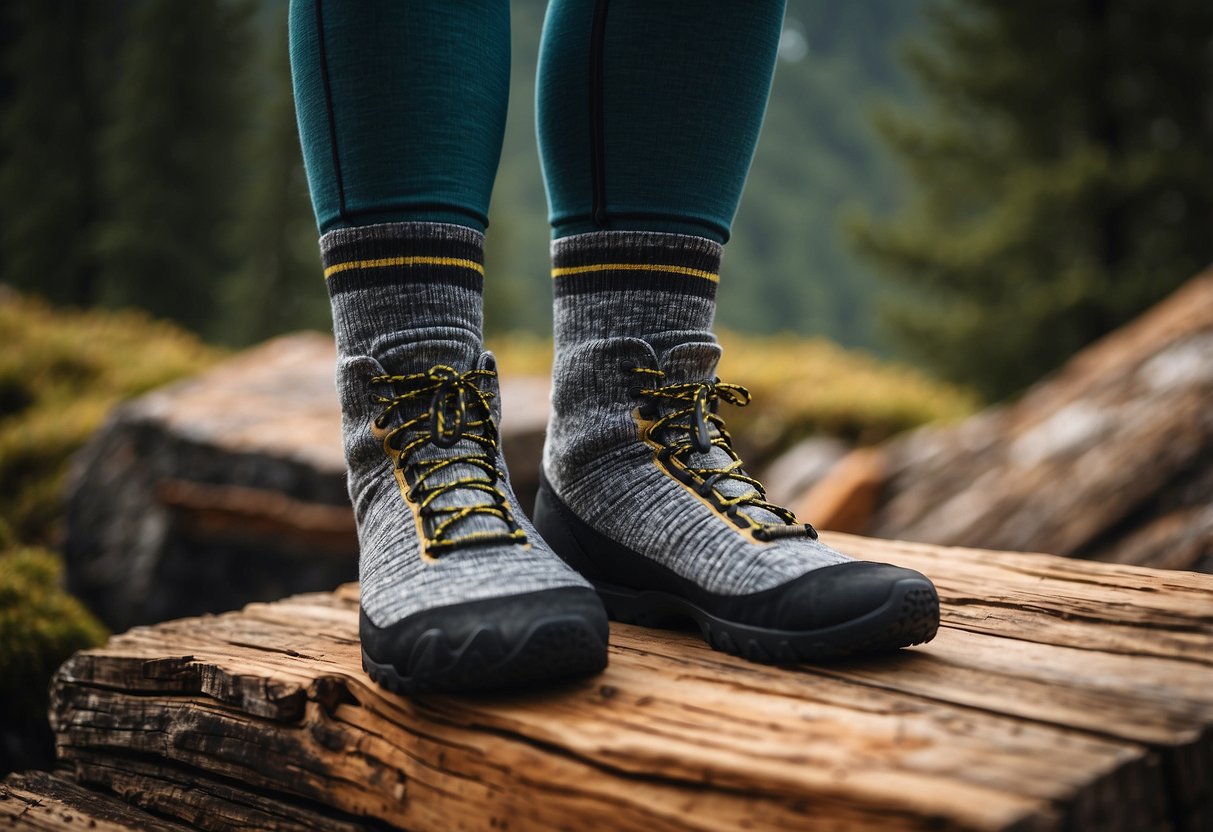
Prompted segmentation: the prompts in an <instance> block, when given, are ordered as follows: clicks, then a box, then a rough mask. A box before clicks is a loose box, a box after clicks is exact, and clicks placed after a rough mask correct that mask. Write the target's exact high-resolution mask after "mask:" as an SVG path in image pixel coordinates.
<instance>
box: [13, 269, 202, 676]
mask: <svg viewBox="0 0 1213 832" xmlns="http://www.w3.org/2000/svg"><path fill="white" fill-rule="evenodd" d="M0 332H4V334H5V344H4V350H3V351H2V352H0V482H3V483H4V486H5V487H4V491H3V493H2V494H0V519H3V520H5V521H7V523H8V524H9V526H10V527H11V528H12V531H13V533H14V534H15V536H16V538H17V539H18V540H20V541H22V542H24V543H26V544H35V545H48V544H51V543H53V542H54V541H55V539H56V530H57V526H58V523H59V521H60V518H61V515H62V507H61V499H62V490H63V485H62V483H63V476H64V473H65V471H66V468H67V461H68V459H69V458H70V457H71V455H72V454H73V453H74V452H75V451H76V450H77V449H79V448H80V447H81V446H82V445H83V444H84V442H85V440H87V439H88V437H89V436H90V435H92V433H93V431H94V430H96V429H97V427H98V426H100V424H101V422H102V421H103V420H104V418H105V416H106V414H107V413H108V412H109V410H110V408H112V407H113V406H114V405H115V404H116V403H118V402H119V401H121V400H123V399H126V398H130V397H132V396H137V395H139V394H140V393H144V392H147V391H148V390H151V389H153V388H155V387H159V386H160V385H162V384H165V383H167V382H169V381H173V380H175V379H178V378H182V377H183V376H187V375H191V374H193V373H196V372H198V371H199V370H201V369H203V368H204V367H207V366H210V365H211V364H212V363H214V362H215V361H216V360H218V358H220V357H221V356H222V355H223V353H222V352H221V351H219V350H216V349H214V348H212V347H209V346H207V345H205V344H203V343H202V342H201V341H199V340H198V339H197V338H196V337H195V336H193V335H191V334H189V333H187V332H185V331H184V330H181V329H179V328H177V327H175V326H173V325H172V324H168V323H164V322H162V321H156V320H153V319H152V318H150V317H148V316H147V315H144V314H142V313H138V312H126V311H121V312H115V311H103V310H90V311H80V310H74V309H52V308H51V307H49V306H48V305H47V304H45V303H43V302H41V301H39V300H37V299H34V298H30V297H26V296H23V295H19V294H17V293H15V292H12V291H8V290H4V289H3V287H0ZM3 667H4V665H3V664H2V663H0V672H2V671H3Z"/></svg>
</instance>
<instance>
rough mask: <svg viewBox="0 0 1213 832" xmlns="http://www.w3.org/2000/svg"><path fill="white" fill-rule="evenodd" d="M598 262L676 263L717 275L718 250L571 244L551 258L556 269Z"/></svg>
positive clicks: (641, 264)
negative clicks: (592, 246)
mask: <svg viewBox="0 0 1213 832" xmlns="http://www.w3.org/2000/svg"><path fill="white" fill-rule="evenodd" d="M599 263H626V264H629V265H640V266H647V265H650V264H658V265H663V266H679V267H682V268H686V269H695V270H696V271H702V272H711V273H712V274H716V273H717V272H718V271H719V270H720V253H719V249H718V248H717V250H716V251H707V250H696V249H695V248H692V247H686V248H677V247H671V246H669V245H661V244H654V245H643V244H640V245H638V244H635V243H633V244H632V245H628V246H619V247H617V248H616V247H610V248H606V249H604V248H591V247H573V246H570V247H568V248H566V249H560V248H557V250H556V252H555V253H554V255H553V257H552V267H553V268H555V269H567V268H577V267H579V266H596V265H598V264H599Z"/></svg>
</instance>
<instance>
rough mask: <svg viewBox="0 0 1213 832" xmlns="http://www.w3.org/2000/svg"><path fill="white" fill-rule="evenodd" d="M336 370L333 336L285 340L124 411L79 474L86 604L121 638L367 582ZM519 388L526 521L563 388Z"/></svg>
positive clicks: (516, 411) (78, 538) (508, 437)
mask: <svg viewBox="0 0 1213 832" xmlns="http://www.w3.org/2000/svg"><path fill="white" fill-rule="evenodd" d="M334 360H335V355H334V348H333V340H332V338H330V337H328V336H324V335H320V334H319V333H302V334H297V335H290V336H284V337H282V338H277V339H274V340H272V341H268V342H266V343H265V344H262V345H260V346H258V347H255V348H253V349H251V350H248V351H246V352H243V353H240V354H239V355H237V356H235V357H233V358H232V359H230V360H228V361H226V362H224V363H222V364H220V365H218V366H216V367H214V368H212V369H211V370H210V371H208V372H205V373H202V374H201V375H199V376H197V377H195V378H192V379H189V380H186V381H183V382H180V383H178V384H174V385H170V386H168V387H164V388H161V389H159V390H155V391H153V392H151V393H148V394H146V395H144V396H142V397H140V398H138V399H135V400H133V401H131V402H129V403H127V404H126V405H124V406H122V407H120V408H118V409H117V410H116V411H115V413H114V414H113V416H112V417H111V418H110V419H109V421H108V422H107V423H106V425H105V426H104V427H103V428H102V429H101V430H100V431H99V432H98V433H97V435H96V436H95V437H94V438H93V439H92V440H91V441H90V442H89V444H88V445H87V447H86V448H85V449H84V450H83V451H82V452H81V454H80V455H79V456H78V457H77V458H76V460H75V461H74V464H73V473H72V477H71V484H70V488H69V499H68V520H67V544H66V560H67V572H68V581H69V585H70V589H71V590H72V591H73V592H74V593H75V594H76V595H78V596H80V597H81V598H83V599H84V600H85V601H86V602H87V603H88V604H89V606H90V608H92V609H93V610H94V611H95V612H97V613H98V614H99V615H100V616H101V617H102V618H103V619H104V620H105V622H106V623H107V624H108V625H109V626H110V627H111V628H112V629H116V630H121V629H126V628H127V627H130V626H132V625H134V624H141V623H148V622H153V621H161V620H163V619H165V618H170V617H178V616H181V615H196V614H199V613H204V612H215V611H219V610H227V609H236V608H239V607H240V606H242V605H244V604H245V603H248V602H249V601H256V600H266V601H268V600H274V599H277V598H281V597H283V596H285V595H290V594H292V593H296V592H305V591H309V590H317V589H328V588H331V587H334V586H336V585H337V584H339V583H341V582H343V581H349V580H353V579H354V578H355V577H356V576H357V569H356V563H357V556H358V542H357V537H356V533H355V530H354V518H353V513H352V511H351V510H350V505H349V498H348V497H347V495H346V490H345V461H344V459H343V457H342V451H341V427H340V423H341V417H340V412H339V410H338V406H337V397H336V390H335V387H334V382H333V367H334ZM503 384H504V390H503V397H504V398H506V399H507V400H508V401H509V402H510V403H511V404H510V407H509V413H508V414H507V416H506V418H505V419H504V420H503V425H502V433H503V447H504V448H505V449H506V454H507V459H508V461H509V464H510V469H511V471H512V472H513V480H514V484H515V487H516V489H517V490H518V491H519V493H520V500H521V501H522V502H523V504H524V506H523V507H524V509H525V508H528V507H529V502H528V500H533V493H534V489H535V487H536V485H537V483H538V469H537V467H536V466H537V465H538V460H539V458H540V451H541V449H542V444H543V431H544V426H545V422H546V418H547V404H546V402H547V390H548V387H547V382H546V380H543V379H534V378H528V377H522V378H517V379H510V380H505V381H504V382H503ZM536 402H538V404H539V406H538V407H537V408H536V407H535V406H533V405H534V403H536ZM528 405H530V406H528ZM528 495H529V496H528Z"/></svg>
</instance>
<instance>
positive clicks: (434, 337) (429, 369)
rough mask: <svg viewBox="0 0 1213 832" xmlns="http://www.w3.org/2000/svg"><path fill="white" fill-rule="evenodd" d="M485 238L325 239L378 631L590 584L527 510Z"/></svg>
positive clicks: (337, 234)
mask: <svg viewBox="0 0 1213 832" xmlns="http://www.w3.org/2000/svg"><path fill="white" fill-rule="evenodd" d="M482 241H483V238H482V236H481V235H480V233H479V232H476V231H474V230H472V229H468V228H465V227H462V226H456V225H446V224H440V223H389V224H382V225H373V226H365V227H361V228H350V229H340V230H337V231H333V232H330V233H328V234H326V235H324V237H322V238H321V254H322V259H323V262H324V269H325V277H326V282H327V285H328V289H329V295H330V298H331V300H332V305H333V324H334V333H335V335H336V341H337V389H338V395H339V398H340V401H341V413H342V441H343V445H344V449H345V456H346V463H347V467H348V475H347V477H348V485H349V492H350V499H351V501H352V502H353V505H354V516H355V520H356V521H357V526H358V539H359V547H360V557H359V577H360V580H361V588H362V606H363V609H364V610H365V611H366V613H367V615H368V616H369V617H370V619H371V621H372V622H373V623H375V624H376V625H377V626H380V627H383V626H388V625H390V624H393V623H395V622H397V621H399V620H401V619H403V618H405V617H407V616H410V615H413V614H416V613H419V612H423V611H424V610H426V609H433V608H437V607H442V606H447V605H450V604H459V603H464V602H467V601H475V600H479V599H483V598H490V597H501V596H506V595H514V594H520V593H524V592H532V591H537V590H542V589H551V588H556V587H561V586H584V585H585V584H584V582H583V581H582V580H581V579H580V578H579V577H578V576H577V575H576V574H574V573H573V572H572V571H571V570H570V569H568V568H567V567H566V566H565V565H564V564H563V562H561V561H560V560H559V559H558V558H556V556H555V555H554V554H553V553H552V552H551V550H550V549H548V548H547V546H546V545H545V544H543V542H542V540H541V539H540V538H539V536H538V535H537V534H536V533H535V530H534V528H533V527H531V525H530V522H529V521H528V520H527V518H526V517H525V516H523V515H522V514H521V513H519V512H516V511H515V510H514V506H516V505H517V500H516V498H515V497H514V493H513V491H512V489H511V488H510V484H509V478H508V476H507V475H506V469H505V461H504V459H503V458H502V456H501V451H500V443H499V442H498V441H497V428H496V426H497V425H498V424H499V423H500V415H501V414H500V396H499V388H498V385H497V379H496V372H495V362H494V361H493V358H492V356H491V355H490V354H489V353H487V352H484V351H483V348H482V345H481V326H482V315H483V312H482V301H481V293H482V287H483V282H484V266H483V263H484V257H483V242H482Z"/></svg>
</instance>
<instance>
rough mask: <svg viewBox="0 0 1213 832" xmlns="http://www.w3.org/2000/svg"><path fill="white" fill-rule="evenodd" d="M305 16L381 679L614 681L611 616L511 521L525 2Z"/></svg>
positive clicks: (365, 590)
mask: <svg viewBox="0 0 1213 832" xmlns="http://www.w3.org/2000/svg"><path fill="white" fill-rule="evenodd" d="M290 14H291V58H292V71H293V76H294V82H295V92H296V103H297V108H298V115H299V127H300V135H301V139H302V143H303V149H304V159H305V163H306V167H307V172H308V181H309V185H310V188H311V194H312V200H313V205H314V207H315V210H316V216H317V224H318V226H319V227H320V230H321V232H322V235H323V236H322V237H321V255H322V260H323V264H324V276H325V280H326V284H327V286H328V290H329V295H330V298H331V300H332V305H333V323H334V332H335V334H336V341H337V350H338V371H337V378H338V391H339V394H340V398H341V407H342V429H343V441H344V446H345V451H346V459H347V463H348V466H349V475H348V479H349V489H350V496H351V499H352V501H353V504H354V509H355V518H356V520H357V524H358V533H359V543H360V561H359V574H360V580H361V601H362V613H361V624H360V632H361V636H362V644H363V654H364V664H365V666H366V668H367V670H368V671H369V672H370V673H371V674H372V676H374V677H375V678H376V679H377V680H379V681H380V682H381V683H383V684H386V685H388V686H389V687H392V688H394V689H399V690H405V691H422V690H442V689H467V688H472V687H499V686H511V685H519V684H530V683H533V682H537V681H541V680H544V679H547V678H552V677H558V676H563V675H568V674H574V673H584V672H590V671H593V670H596V669H598V668H600V667H601V666H602V664H604V663H605V638H606V629H605V619H604V618H603V616H602V611H601V605H600V604H599V602H598V601H597V599H596V598H594V597H593V595H592V593H591V591H590V590H589V589H588V588H587V587H586V585H585V582H584V581H583V580H582V579H581V578H580V577H579V576H577V575H576V574H575V573H573V572H572V570H570V569H568V568H567V567H566V566H565V565H564V564H563V563H561V562H560V561H559V560H558V559H557V558H556V557H555V556H554V555H553V554H552V553H551V551H550V550H549V549H548V548H547V547H546V546H545V545H544V544H543V541H542V540H541V539H540V538H539V536H538V535H537V534H536V533H535V531H534V529H533V528H532V527H531V526H530V524H529V522H528V521H527V519H526V518H525V517H523V516H522V515H521V514H519V513H518V512H517V511H516V510H515V505H516V500H515V499H514V496H513V493H512V491H511V489H510V486H509V482H508V478H507V477H506V475H505V468H504V461H503V459H502V457H501V454H500V448H499V445H498V441H497V422H498V418H499V407H500V403H499V399H498V397H497V386H496V373H495V369H494V366H493V363H492V358H491V356H489V355H488V354H487V353H485V352H484V351H483V346H482V318H483V310H482V286H483V280H484V267H483V262H484V256H483V233H482V232H483V230H484V226H485V222H486V216H487V212H488V203H489V195H490V190H491V187H492V181H493V176H494V173H495V170H496V166H497V161H498V158H499V156H500V149H501V138H502V132H503V127H504V119H505V106H506V96H507V94H508V71H509V29H508V24H509V18H508V6H507V3H506V2H505V0H484V1H483V2H479V3H465V4H458V6H457V7H456V6H453V5H451V4H447V3H440V2H428V3H410V4H374V5H373V6H371V5H367V4H338V3H332V2H330V3H325V2H323V0H295V2H292V4H291V12H290Z"/></svg>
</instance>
